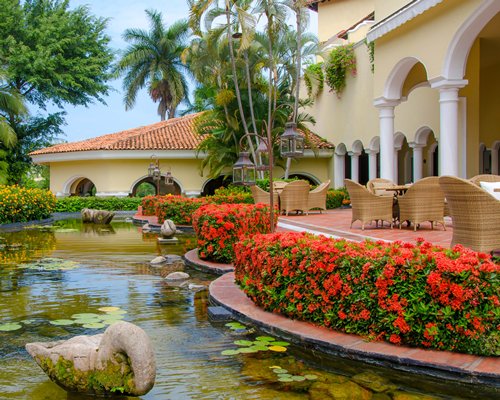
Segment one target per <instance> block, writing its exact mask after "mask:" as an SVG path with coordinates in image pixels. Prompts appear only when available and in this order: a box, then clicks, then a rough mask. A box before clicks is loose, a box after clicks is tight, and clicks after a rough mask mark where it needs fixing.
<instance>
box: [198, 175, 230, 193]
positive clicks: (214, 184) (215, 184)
mask: <svg viewBox="0 0 500 400" xmlns="http://www.w3.org/2000/svg"><path fill="white" fill-rule="evenodd" d="M231 182H232V179H231V177H230V176H227V175H221V176H219V177H217V178H212V179H209V180H208V181H206V182H205V184H204V185H203V189H202V191H201V195H202V196H211V195H213V194H214V193H215V190H216V189H219V188H221V187H228V186H229V185H230V184H231Z"/></svg>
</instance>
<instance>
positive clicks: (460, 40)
mask: <svg viewBox="0 0 500 400" xmlns="http://www.w3.org/2000/svg"><path fill="white" fill-rule="evenodd" d="M498 12H500V2H499V1H497V0H486V1H483V2H482V3H481V5H480V6H479V7H478V8H477V9H476V10H475V11H474V12H473V13H472V14H471V15H470V16H469V17H468V18H467V19H466V20H465V21H464V23H463V24H462V25H461V26H460V28H458V30H457V32H456V33H455V36H454V37H453V39H452V40H451V42H450V45H449V46H448V50H447V51H446V56H445V59H444V64H443V69H442V76H443V77H444V78H445V79H449V80H454V79H459V80H460V79H463V77H464V76H465V69H466V67H467V59H468V57H469V51H470V49H471V47H472V45H473V43H474V40H476V37H477V36H478V35H479V33H480V32H481V30H482V29H483V28H484V27H485V26H486V24H487V23H488V22H489V21H490V20H491V19H492V18H493V17H495V15H496V14H497V13H498Z"/></svg>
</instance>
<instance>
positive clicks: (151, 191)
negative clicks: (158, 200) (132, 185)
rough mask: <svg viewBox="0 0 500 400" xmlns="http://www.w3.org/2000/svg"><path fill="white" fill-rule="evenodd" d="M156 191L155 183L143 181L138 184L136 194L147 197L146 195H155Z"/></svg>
mask: <svg viewBox="0 0 500 400" xmlns="http://www.w3.org/2000/svg"><path fill="white" fill-rule="evenodd" d="M155 193H156V189H155V187H154V185H153V184H151V183H149V182H142V183H141V184H140V185H139V186H137V190H136V192H135V195H136V196H137V197H146V196H154V195H155Z"/></svg>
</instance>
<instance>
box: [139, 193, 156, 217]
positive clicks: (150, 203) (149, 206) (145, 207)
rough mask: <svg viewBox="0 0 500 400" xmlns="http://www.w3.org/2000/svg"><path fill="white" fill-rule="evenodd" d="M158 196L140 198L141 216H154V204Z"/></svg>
mask: <svg viewBox="0 0 500 400" xmlns="http://www.w3.org/2000/svg"><path fill="white" fill-rule="evenodd" d="M158 199H159V197H158V196H146V197H143V198H142V201H141V206H142V215H156V203H157V202H158Z"/></svg>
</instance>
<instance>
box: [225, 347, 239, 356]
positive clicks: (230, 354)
mask: <svg viewBox="0 0 500 400" xmlns="http://www.w3.org/2000/svg"><path fill="white" fill-rule="evenodd" d="M221 354H222V355H223V356H234V355H236V354H240V350H239V349H237V350H224V351H223V352H221Z"/></svg>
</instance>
